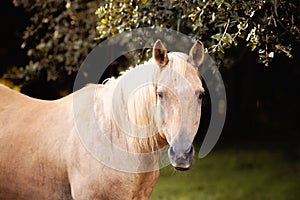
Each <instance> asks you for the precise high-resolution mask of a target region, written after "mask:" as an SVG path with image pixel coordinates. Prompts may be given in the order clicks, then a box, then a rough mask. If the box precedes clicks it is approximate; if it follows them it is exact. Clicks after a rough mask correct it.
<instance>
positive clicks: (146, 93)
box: [0, 40, 204, 200]
mask: <svg viewBox="0 0 300 200" xmlns="http://www.w3.org/2000/svg"><path fill="white" fill-rule="evenodd" d="M203 58H204V46H203V44H202V43H201V42H200V41H196V42H195V43H194V45H193V46H192V48H191V49H190V51H189V54H188V55H187V54H185V53H182V52H168V51H167V49H166V47H165V46H164V45H163V43H162V42H161V41H160V40H157V41H156V42H155V44H154V46H153V51H152V58H151V59H150V60H149V61H147V62H146V63H144V64H140V65H138V66H136V67H134V68H132V69H129V70H127V71H125V72H123V73H121V74H120V76H119V77H118V78H110V79H108V80H107V81H106V82H104V83H103V84H90V85H87V86H85V87H83V88H82V89H80V90H78V91H76V92H74V93H72V94H70V95H67V96H65V97H63V98H61V99H57V100H52V101H47V100H39V99H34V98H31V97H29V96H26V95H24V94H21V93H18V92H15V91H13V90H11V89H9V88H7V87H5V86H3V85H0V98H1V101H0V199H2V200H5V199H19V200H27V199H51V200H53V199H66V200H69V199H76V200H81V199H82V200H87V199H115V200H118V199H139V200H143V199H148V198H149V197H150V195H151V193H152V191H153V189H154V186H155V184H156V181H157V179H158V177H159V157H160V155H161V152H162V149H164V148H165V147H166V148H168V149H167V155H168V158H169V161H170V163H171V165H172V166H173V167H174V168H175V169H176V170H188V169H190V167H191V165H192V160H193V156H194V148H193V145H192V143H193V140H194V137H195V135H196V133H197V129H198V126H199V124H200V117H201V103H202V97H203V94H204V88H203V86H202V82H201V79H200V76H199V73H198V66H199V65H200V64H201V63H202V62H203ZM148 66H151V67H149V70H148V71H147V69H148V68H147V67H148ZM135 69H137V70H138V69H140V70H138V71H144V70H146V71H147V72H146V73H143V76H140V77H137V76H135V78H136V79H139V78H140V79H141V80H149V82H147V83H146V82H144V83H145V84H143V85H142V86H139V87H134V88H135V89H134V91H130V90H131V89H132V88H131V89H130V87H131V86H129V85H130V83H129V82H128V81H130V80H131V81H133V80H132V78H129V79H128V78H127V79H126V77H128V75H130V74H132V73H133V72H134V70H135ZM129 77H130V76H129ZM124 80H125V81H124ZM75 98H76V99H77V100H76V101H77V103H76V106H74V101H75V100H74V99H75ZM125 115H126V116H125ZM78 124H79V125H78ZM96 129H97V131H96ZM79 132H83V133H79ZM89 134H96V135H94V136H95V137H94V136H93V137H89ZM99 135H100V136H103V137H102V139H103V138H104V139H106V140H107V141H109V142H110V143H109V144H107V145H106V144H104V143H103V142H102V139H101V140H99V139H97V137H98V136H99ZM100 136H99V137H100ZM86 138H87V139H86ZM85 140H86V141H85ZM100 143H101V144H100ZM116 146H117V148H115V147H116ZM116 149H118V150H116ZM120 151H123V152H125V153H128V155H129V154H130V155H131V154H132V155H134V156H135V155H138V158H141V157H142V158H141V159H138V165H135V162H133V163H130V162H131V161H130V159H127V157H122V156H121V157H120V156H119V157H118V159H115V157H114V156H118V155H119V153H114V152H120ZM153 152H155V153H153ZM96 154H99V155H100V158H99V157H97V155H96ZM148 154H149V155H151V156H148V157H144V155H148ZM101 156H104V157H105V159H107V160H106V161H107V162H106V161H104V162H102V161H101V159H102V157H101ZM129 157H130V156H129ZM111 160H114V161H113V162H110V161H111ZM126 164H127V165H128V166H129V167H127V168H126V167H125V168H124V170H122V165H126ZM133 165H134V166H135V167H137V168H136V169H135V170H136V171H134V170H133V171H130V167H131V166H133ZM149 166H150V167H149ZM119 167H120V169H119Z"/></svg>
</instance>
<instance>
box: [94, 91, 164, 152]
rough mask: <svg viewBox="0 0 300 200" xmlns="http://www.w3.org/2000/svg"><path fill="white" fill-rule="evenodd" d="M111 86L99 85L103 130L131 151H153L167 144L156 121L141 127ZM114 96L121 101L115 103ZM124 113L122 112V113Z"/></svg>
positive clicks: (97, 107)
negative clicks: (132, 119)
mask: <svg viewBox="0 0 300 200" xmlns="http://www.w3.org/2000/svg"><path fill="white" fill-rule="evenodd" d="M112 89H113V88H109V87H105V86H104V87H98V89H97V94H96V100H95V107H94V109H95V113H96V118H97V124H98V126H99V127H100V129H101V132H102V133H104V134H106V135H107V137H108V139H109V140H110V141H111V142H112V143H113V144H115V145H117V146H120V147H121V148H123V149H126V150H128V151H131V152H137V153H145V152H153V151H156V150H158V149H161V148H162V147H163V146H165V144H166V141H165V139H163V138H161V137H160V135H159V134H158V131H157V127H156V125H155V123H152V124H151V125H149V126H147V127H146V128H140V127H138V126H136V124H134V123H133V122H132V121H131V119H129V118H130V117H129V116H128V115H127V113H128V111H127V110H126V109H128V107H126V106H125V107H124V106H121V105H122V104H124V102H121V98H120V99H119V98H118V97H116V96H114V94H115V91H112ZM113 98H117V99H118V100H120V102H118V103H115V102H114V99H113ZM120 113H122V114H120Z"/></svg>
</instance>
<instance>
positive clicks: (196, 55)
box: [189, 40, 204, 67]
mask: <svg viewBox="0 0 300 200" xmlns="http://www.w3.org/2000/svg"><path fill="white" fill-rule="evenodd" d="M203 59H204V45H203V44H202V42H201V41H200V40H197V41H196V42H195V44H194V45H193V47H192V48H191V50H190V54H189V62H190V63H191V64H192V65H194V66H195V67H199V65H200V64H201V63H202V62H203Z"/></svg>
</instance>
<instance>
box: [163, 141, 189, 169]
mask: <svg viewBox="0 0 300 200" xmlns="http://www.w3.org/2000/svg"><path fill="white" fill-rule="evenodd" d="M194 154H195V152H194V147H193V145H191V146H190V147H189V148H188V149H186V150H176V148H174V147H172V146H170V148H169V151H168V155H169V159H170V162H171V164H172V165H173V167H174V168H175V169H176V170H180V171H185V170H188V169H190V167H191V166H192V162H193V157H194Z"/></svg>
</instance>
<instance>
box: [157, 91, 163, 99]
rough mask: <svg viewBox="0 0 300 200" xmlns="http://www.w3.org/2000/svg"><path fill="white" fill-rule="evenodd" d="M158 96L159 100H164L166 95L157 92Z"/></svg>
mask: <svg viewBox="0 0 300 200" xmlns="http://www.w3.org/2000/svg"><path fill="white" fill-rule="evenodd" d="M157 96H158V98H159V99H163V97H164V94H163V92H162V91H157Z"/></svg>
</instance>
